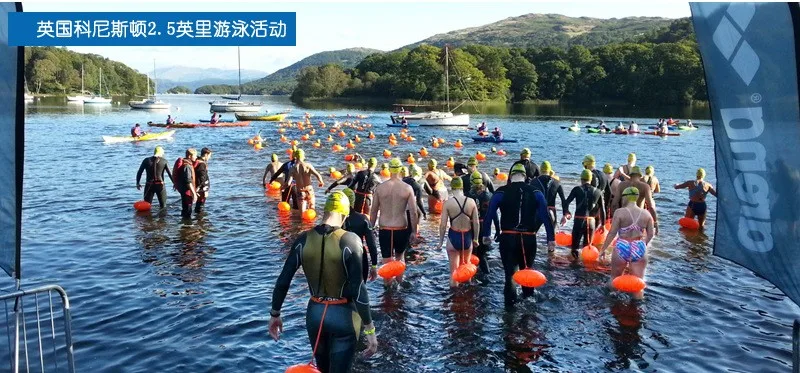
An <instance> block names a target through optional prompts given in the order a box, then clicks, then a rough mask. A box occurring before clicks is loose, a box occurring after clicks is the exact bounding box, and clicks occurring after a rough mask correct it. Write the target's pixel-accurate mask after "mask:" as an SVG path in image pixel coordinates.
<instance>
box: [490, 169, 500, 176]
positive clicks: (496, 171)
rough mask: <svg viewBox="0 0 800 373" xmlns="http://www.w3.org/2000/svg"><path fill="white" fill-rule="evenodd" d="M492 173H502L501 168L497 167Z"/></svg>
mask: <svg viewBox="0 0 800 373" xmlns="http://www.w3.org/2000/svg"><path fill="white" fill-rule="evenodd" d="M492 173H493V174H494V175H495V176H497V175H500V169H499V168H495V169H494V171H492Z"/></svg>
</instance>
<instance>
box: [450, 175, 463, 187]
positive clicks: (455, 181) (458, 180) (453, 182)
mask: <svg viewBox="0 0 800 373" xmlns="http://www.w3.org/2000/svg"><path fill="white" fill-rule="evenodd" d="M450 189H464V181H463V180H461V178H460V177H454V178H453V180H451V181H450Z"/></svg>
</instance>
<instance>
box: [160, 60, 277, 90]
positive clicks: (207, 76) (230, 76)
mask: <svg viewBox="0 0 800 373" xmlns="http://www.w3.org/2000/svg"><path fill="white" fill-rule="evenodd" d="M147 73H148V74H152V72H147ZM238 74H239V71H238V70H235V69H234V70H231V69H219V68H207V69H204V68H199V67H187V66H167V67H161V68H157V69H156V78H157V80H158V87H159V91H166V90H167V89H170V88H172V87H176V86H184V87H187V88H189V89H191V90H195V89H197V88H198V87H201V86H204V85H216V84H232V85H236V84H238V82H239V76H238ZM265 74H267V72H265V71H260V70H252V69H242V84H244V83H246V82H249V81H251V80H253V79H258V78H261V77H263V76H264V75H265ZM151 78H152V77H151Z"/></svg>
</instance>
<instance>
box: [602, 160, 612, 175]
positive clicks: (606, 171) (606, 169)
mask: <svg viewBox="0 0 800 373" xmlns="http://www.w3.org/2000/svg"><path fill="white" fill-rule="evenodd" d="M612 172H614V166H612V165H611V163H606V164H605V165H603V173H604V174H610V173H612Z"/></svg>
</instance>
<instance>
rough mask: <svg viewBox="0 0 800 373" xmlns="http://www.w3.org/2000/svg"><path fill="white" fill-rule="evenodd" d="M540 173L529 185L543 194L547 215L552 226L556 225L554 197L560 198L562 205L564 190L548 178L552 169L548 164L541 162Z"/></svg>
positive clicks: (557, 182)
mask: <svg viewBox="0 0 800 373" xmlns="http://www.w3.org/2000/svg"><path fill="white" fill-rule="evenodd" d="M539 170H540V171H541V173H542V174H541V175H539V176H537V177H536V178H534V179H533V181H532V182H531V185H532V186H533V188H534V189H536V190H539V191H541V192H542V193H543V194H544V198H545V200H546V201H547V213H548V214H549V215H550V221H551V222H552V223H553V226H555V224H556V221H557V220H556V196H558V197H560V198H561V205H562V206H563V205H564V188H562V187H561V182H559V181H558V180H556V179H554V178H553V177H552V176H550V172H551V171H552V170H553V168H552V167H551V166H550V162H548V161H544V162H542V166H541V167H539Z"/></svg>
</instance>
